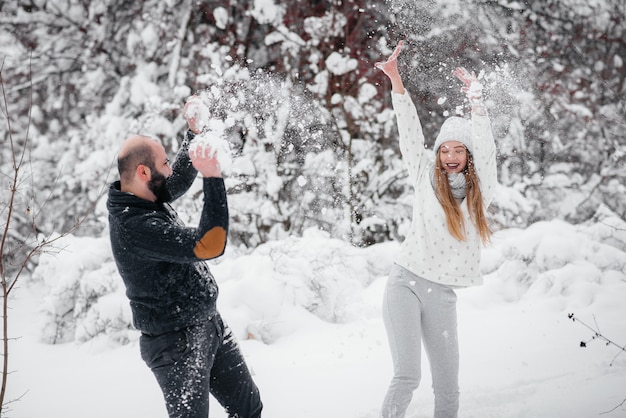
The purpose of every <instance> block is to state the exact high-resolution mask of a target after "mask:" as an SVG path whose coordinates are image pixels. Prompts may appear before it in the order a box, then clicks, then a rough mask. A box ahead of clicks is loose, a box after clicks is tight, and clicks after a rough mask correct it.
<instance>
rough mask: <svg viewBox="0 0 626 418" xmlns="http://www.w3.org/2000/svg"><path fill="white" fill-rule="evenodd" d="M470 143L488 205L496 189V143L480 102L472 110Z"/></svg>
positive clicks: (484, 198) (486, 204)
mask: <svg viewBox="0 0 626 418" xmlns="http://www.w3.org/2000/svg"><path fill="white" fill-rule="evenodd" d="M472 144H473V147H474V152H473V155H472V156H473V158H474V166H475V168H476V173H477V175H478V179H479V181H480V191H481V193H482V196H483V203H484V205H485V208H486V207H488V206H489V204H490V203H491V201H492V200H493V197H494V195H495V191H496V185H497V182H498V171H497V165H496V144H495V140H494V137H493V131H492V130H491V122H490V120H489V115H488V114H487V110H486V109H485V107H484V105H483V104H482V103H480V104H479V105H478V106H475V107H474V110H473V111H472Z"/></svg>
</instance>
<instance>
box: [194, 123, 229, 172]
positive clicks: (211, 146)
mask: <svg viewBox="0 0 626 418" xmlns="http://www.w3.org/2000/svg"><path fill="white" fill-rule="evenodd" d="M198 147H201V148H202V152H203V153H204V154H205V155H207V156H209V157H212V156H214V155H215V157H216V158H217V162H218V163H219V165H220V169H221V170H222V172H224V173H228V172H229V171H230V169H231V167H232V165H233V163H232V160H231V156H230V145H229V144H228V141H226V140H225V139H224V138H223V137H222V136H221V135H219V134H218V133H217V132H215V131H206V132H203V133H201V134H198V135H196V136H195V137H194V139H193V141H192V142H191V144H189V155H192V154H194V153H195V152H196V150H197V149H198Z"/></svg>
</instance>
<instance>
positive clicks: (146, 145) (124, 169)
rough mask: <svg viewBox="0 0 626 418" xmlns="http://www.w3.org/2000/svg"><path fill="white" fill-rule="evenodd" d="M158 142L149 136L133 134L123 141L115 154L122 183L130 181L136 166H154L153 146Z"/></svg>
mask: <svg viewBox="0 0 626 418" xmlns="http://www.w3.org/2000/svg"><path fill="white" fill-rule="evenodd" d="M157 144H158V143H157V142H156V141H155V140H154V139H153V138H150V137H149V136H143V135H133V136H131V137H129V138H128V139H126V141H124V144H122V148H121V149H120V152H119V154H118V156H117V169H118V171H119V173H120V180H121V181H122V183H130V182H131V181H132V179H133V176H134V175H135V169H136V168H137V166H139V165H140V164H141V165H145V166H147V167H154V159H155V152H154V148H155V146H156V145H157Z"/></svg>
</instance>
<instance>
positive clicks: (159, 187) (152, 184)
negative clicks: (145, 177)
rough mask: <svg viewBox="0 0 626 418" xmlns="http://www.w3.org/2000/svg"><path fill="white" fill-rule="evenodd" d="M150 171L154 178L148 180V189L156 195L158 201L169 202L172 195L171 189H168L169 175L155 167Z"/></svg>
mask: <svg viewBox="0 0 626 418" xmlns="http://www.w3.org/2000/svg"><path fill="white" fill-rule="evenodd" d="M150 172H151V173H152V178H150V180H149V181H148V189H150V191H151V192H152V193H153V194H154V195H155V196H156V201H157V202H159V203H163V202H169V201H170V200H171V199H172V196H171V195H170V192H169V190H167V177H165V176H164V175H163V174H161V173H159V172H158V171H157V170H156V169H155V168H153V167H150Z"/></svg>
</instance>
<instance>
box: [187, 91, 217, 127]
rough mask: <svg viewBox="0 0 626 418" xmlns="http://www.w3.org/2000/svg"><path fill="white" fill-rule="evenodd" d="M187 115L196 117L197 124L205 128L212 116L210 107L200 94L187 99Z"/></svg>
mask: <svg viewBox="0 0 626 418" xmlns="http://www.w3.org/2000/svg"><path fill="white" fill-rule="evenodd" d="M187 103H188V105H187V107H186V112H185V117H186V118H194V119H195V120H196V124H197V125H196V126H197V128H198V129H200V130H203V129H204V128H205V127H206V126H207V124H208V123H209V119H210V117H211V111H210V110H209V107H208V106H207V105H206V104H204V102H203V101H202V99H201V98H200V97H198V96H192V97H191V98H189V100H188V101H187Z"/></svg>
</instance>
